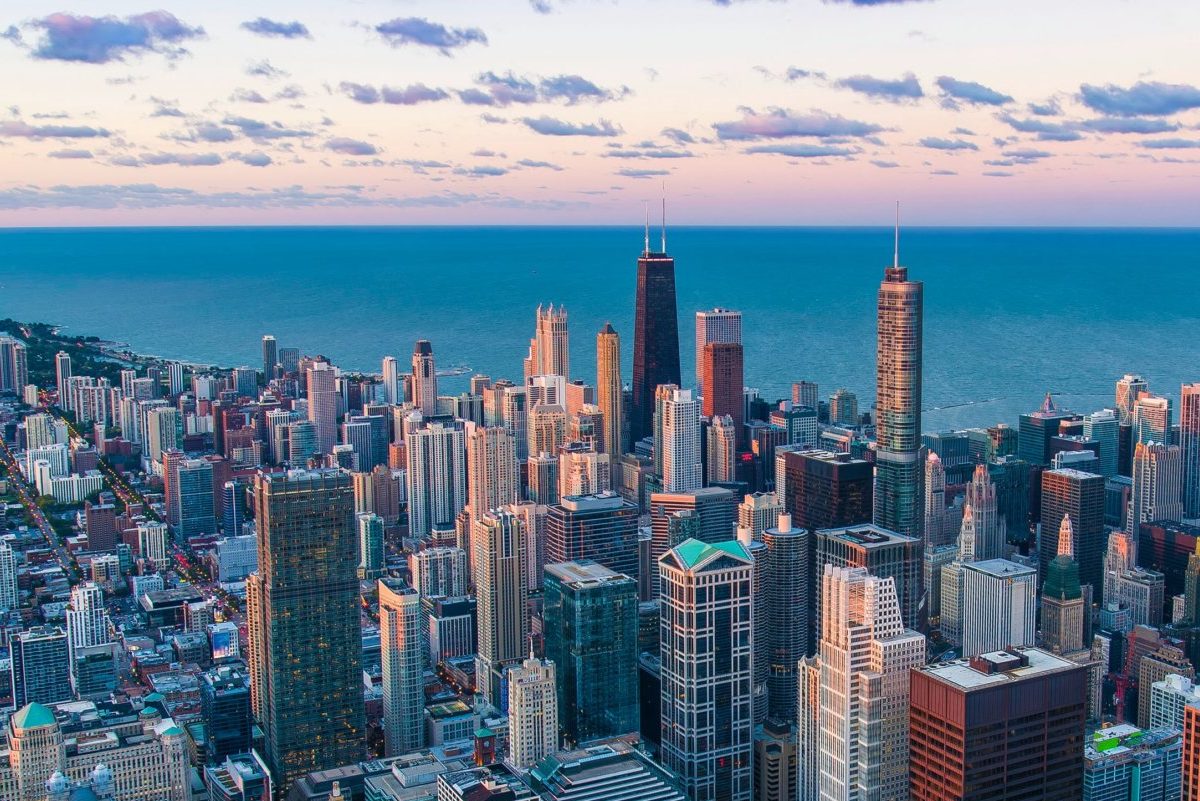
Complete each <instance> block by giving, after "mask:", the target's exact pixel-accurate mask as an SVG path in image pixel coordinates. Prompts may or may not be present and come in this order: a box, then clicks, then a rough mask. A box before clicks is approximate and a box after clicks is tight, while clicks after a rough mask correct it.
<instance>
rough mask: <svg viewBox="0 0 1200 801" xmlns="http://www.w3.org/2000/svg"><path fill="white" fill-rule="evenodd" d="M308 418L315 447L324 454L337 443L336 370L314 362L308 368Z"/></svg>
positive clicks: (325, 363)
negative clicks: (315, 436)
mask: <svg viewBox="0 0 1200 801" xmlns="http://www.w3.org/2000/svg"><path fill="white" fill-rule="evenodd" d="M307 397H308V420H309V422H310V423H312V424H313V428H315V429H316V434H317V449H318V450H319V451H320V452H321V453H323V454H325V453H329V452H331V451H332V450H333V446H334V445H336V444H337V416H338V392H337V370H335V369H334V367H333V365H331V364H329V362H316V363H314V364H313V365H312V366H311V367H310V368H309V370H308V394H307Z"/></svg>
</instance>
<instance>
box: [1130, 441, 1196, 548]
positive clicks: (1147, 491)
mask: <svg viewBox="0 0 1200 801" xmlns="http://www.w3.org/2000/svg"><path fill="white" fill-rule="evenodd" d="M1182 519H1183V452H1182V450H1181V449H1180V448H1179V446H1178V445H1164V444H1163V443H1162V442H1138V443H1137V444H1136V445H1134V447H1133V491H1132V492H1131V493H1130V499H1129V515H1128V518H1127V520H1126V527H1127V529H1128V530H1129V532H1130V533H1131V534H1133V535H1134V536H1135V543H1134V553H1135V554H1136V553H1137V548H1136V545H1137V544H1136V536H1137V532H1138V526H1140V525H1141V524H1142V523H1150V522H1153V521H1156V520H1168V521H1172V522H1175V523H1178V522H1179V521H1181V520H1182ZM1135 562H1136V560H1135Z"/></svg>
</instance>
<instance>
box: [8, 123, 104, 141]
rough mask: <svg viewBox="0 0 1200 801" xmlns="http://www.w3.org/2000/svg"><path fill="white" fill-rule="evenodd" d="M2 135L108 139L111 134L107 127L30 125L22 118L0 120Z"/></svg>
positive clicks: (25, 137) (27, 137)
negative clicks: (21, 119)
mask: <svg viewBox="0 0 1200 801" xmlns="http://www.w3.org/2000/svg"><path fill="white" fill-rule="evenodd" d="M0 136H13V137H21V138H23V139H106V138H108V137H109V136H111V133H110V132H109V131H108V129H107V128H93V127H92V126H90V125H30V124H29V123H26V122H21V121H20V120H12V121H11V122H0Z"/></svg>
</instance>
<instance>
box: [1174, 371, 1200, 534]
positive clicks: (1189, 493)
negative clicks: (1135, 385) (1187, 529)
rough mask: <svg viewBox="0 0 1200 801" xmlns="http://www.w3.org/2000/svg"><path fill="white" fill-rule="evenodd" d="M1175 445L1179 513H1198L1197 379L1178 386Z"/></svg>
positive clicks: (1199, 408) (1199, 394) (1199, 423)
mask: <svg viewBox="0 0 1200 801" xmlns="http://www.w3.org/2000/svg"><path fill="white" fill-rule="evenodd" d="M1179 449H1180V451H1181V453H1180V456H1181V457H1182V459H1183V515H1184V517H1187V518H1195V517H1200V382H1197V383H1194V384H1184V385H1183V386H1182V387H1180V388H1179Z"/></svg>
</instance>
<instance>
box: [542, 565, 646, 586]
mask: <svg viewBox="0 0 1200 801" xmlns="http://www.w3.org/2000/svg"><path fill="white" fill-rule="evenodd" d="M546 572H547V573H549V574H551V575H553V576H554V577H555V578H557V579H558V580H559V581H561V582H562V583H563V584H566V585H567V586H569V587H573V588H579V587H595V586H600V585H602V584H612V583H615V582H631V581H633V579H631V578H629V576H626V575H624V574H623V573H617V572H616V571H614V570H610V569H609V568H607V567H605V566H604V565H602V564H600V563H599V562H593V561H592V560H591V559H580V560H577V561H574V562H559V563H558V564H552V565H546Z"/></svg>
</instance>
